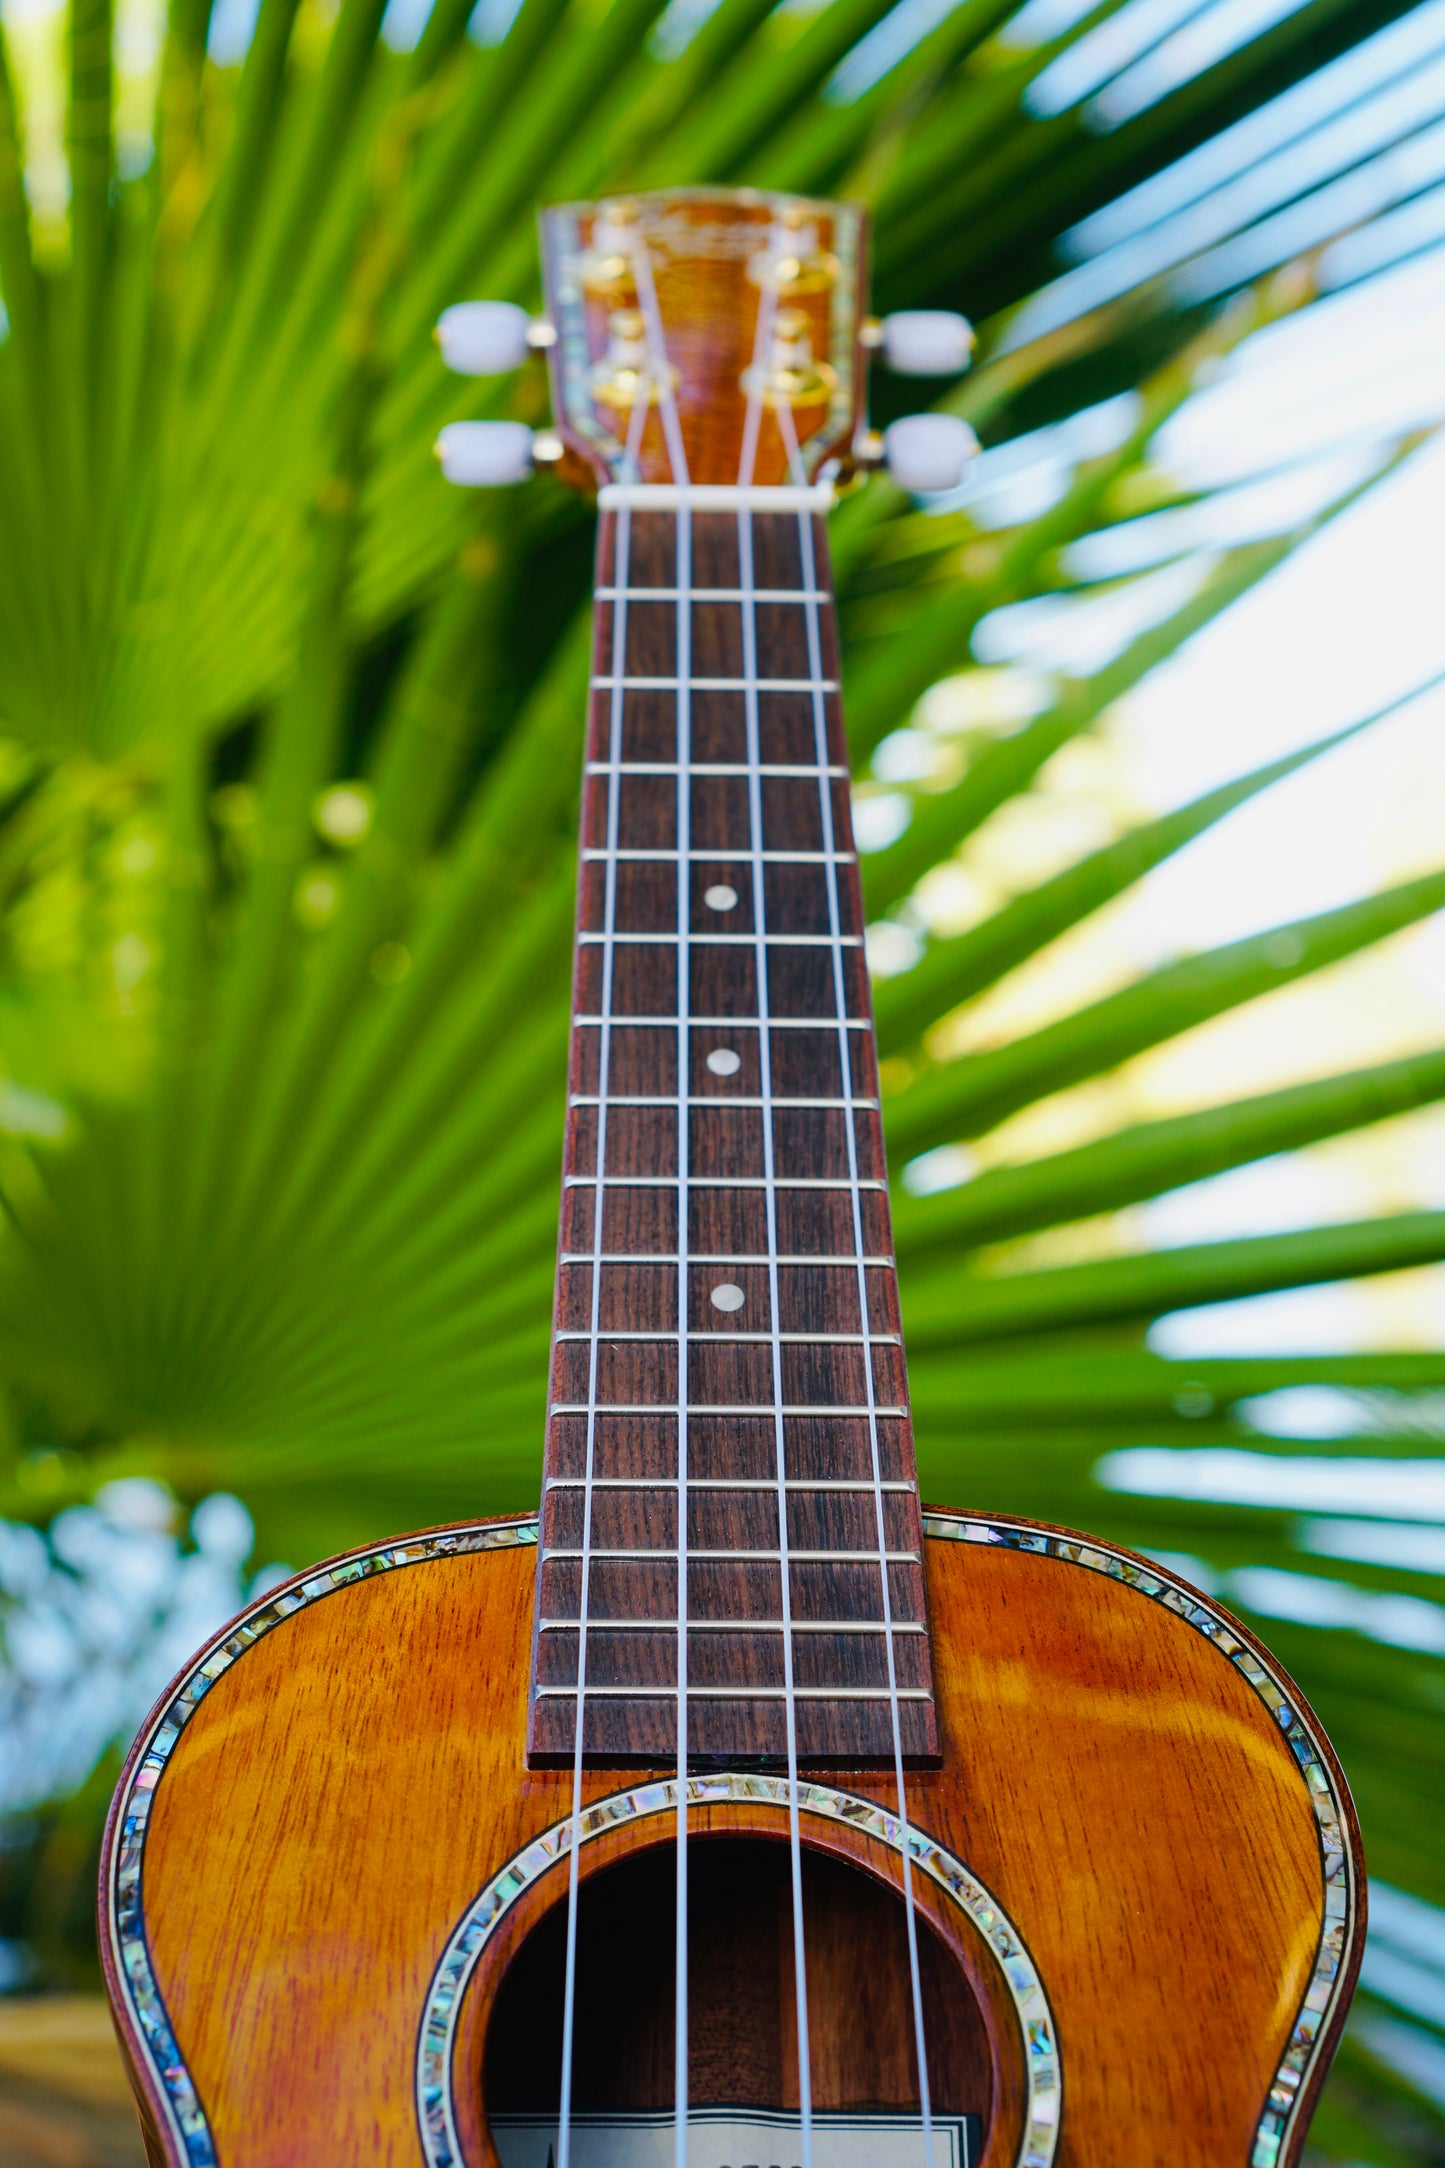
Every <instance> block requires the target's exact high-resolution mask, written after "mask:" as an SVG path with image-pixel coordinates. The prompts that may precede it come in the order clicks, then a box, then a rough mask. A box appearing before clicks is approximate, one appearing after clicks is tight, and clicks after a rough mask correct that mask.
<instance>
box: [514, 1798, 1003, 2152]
mask: <svg viewBox="0 0 1445 2168" xmlns="http://www.w3.org/2000/svg"><path fill="white" fill-rule="evenodd" d="M688 1881H689V1895H688V1938H687V1952H688V1955H687V1964H688V2095H689V2100H690V2102H691V2103H692V2104H693V2105H694V2106H703V2105H708V2106H737V2107H749V2108H769V2109H781V2110H789V2109H791V2110H796V2108H797V2106H798V2035H797V2017H796V2011H795V2003H794V1968H793V1906H792V1884H791V1874H790V1862H789V1854H788V1848H787V1846H786V1844H782V1843H777V1842H774V1841H771V1840H769V1839H767V1838H756V1837H726V1836H714V1837H700V1838H698V1839H695V1840H694V1841H693V1842H692V1843H691V1844H690V1845H689V1848H688ZM675 1890H676V1852H675V1849H674V1847H673V1846H671V1845H662V1844H659V1845H656V1846H653V1847H651V1848H649V1849H648V1850H647V1851H644V1852H641V1853H639V1854H635V1855H634V1856H633V1857H632V1858H630V1859H628V1860H626V1861H624V1862H622V1863H621V1864H619V1865H616V1866H613V1867H608V1868H606V1869H604V1870H602V1871H601V1872H599V1873H596V1874H594V1875H592V1876H591V1877H589V1878H588V1879H587V1880H586V1881H584V1883H583V1884H582V1888H581V1893H580V1901H579V1907H578V1926H577V1990H576V2055H575V2061H574V2065H573V2104H574V2107H575V2109H576V2110H577V2112H578V2113H579V2114H581V2113H586V2112H589V2111H591V2112H619V2111H626V2110H639V2111H641V2110H648V2109H660V2108H670V2107H671V2106H672V2104H673V2063H674V2056H673V2042H674V2037H675V2035H674V2017H673V2012H674V2000H675V1988H674V1974H675V1958H674V1937H675V1920H676V1910H675ZM803 1917H804V1932H805V1949H806V1971H807V1985H808V2020H809V2033H810V2038H811V2054H810V2058H809V2061H810V2067H811V2072H812V2081H813V2101H814V2105H815V2106H816V2107H818V2108H820V2109H834V2110H836V2109H852V2110H867V2109H892V2110H895V2111H897V2110H915V2111H916V2109H917V2107H918V2099H919V2087H918V2063H917V2056H916V2053H915V2047H914V2021H913V1998H912V1988H911V1979H910V1972H909V1962H908V1942H907V1929H906V1922H905V1919H904V1911H903V1904H902V1900H901V1898H899V1897H898V1896H897V1895H896V1894H895V1893H894V1892H893V1891H892V1890H890V1889H887V1888H885V1887H884V1886H883V1885H882V1884H881V1883H879V1882H877V1881H875V1880H874V1879H873V1877H872V1876H871V1875H868V1874H865V1873H863V1872H862V1871H861V1870H860V1869H858V1868H855V1867H852V1866H849V1865H848V1864H846V1863H845V1862H843V1861H841V1860H839V1859H836V1858H834V1857H832V1856H831V1855H829V1854H827V1853H822V1852H814V1851H807V1850H805V1851H804V1854H803ZM917 1924H918V1940H919V1962H920V1972H921V1980H922V1987H923V2008H924V2023H925V2037H926V2054H927V2064H928V2077H929V2089H930V2096H931V2099H932V2101H933V2104H934V2106H935V2108H936V2109H937V2110H938V2111H939V2112H941V2113H942V2112H949V2113H952V2114H955V2115H974V2116H977V2117H979V2118H980V2120H981V2125H982V2128H983V2131H984V2132H985V2134H986V2132H987V2128H988V2121H989V2114H990V2108H991V2083H990V2062H989V2044H988V2036H987V2030H986V2026H985V2021H984V2015H983V2011H982V2010H981V2008H980V2006H979V2003H978V2001H977V1999H976V1998H975V1996H974V1994H973V1991H972V1989H971V1987H970V1986H969V1982H968V1979H967V1977H966V1975H965V1974H964V1972H963V1971H962V1969H961V1967H960V1966H959V1964H958V1962H957V1960H956V1958H955V1957H954V1956H953V1954H952V1952H951V1951H949V1950H948V1949H947V1948H946V1947H945V1945H944V1944H943V1942H942V1941H941V1940H940V1939H939V1938H938V1936H937V1935H935V1934H934V1932H933V1931H932V1929H931V1928H930V1927H929V1926H928V1924H927V1922H926V1921H925V1920H924V1919H923V1918H922V1917H921V1916H919V1917H918V1923H917ZM566 1925H567V1923H566V1905H565V1903H562V1904H558V1905H556V1906H554V1907H553V1909H552V1910H551V1911H550V1912H548V1913H546V1914H545V1915H544V1916H543V1918H542V1919H541V1920H540V1921H539V1923H538V1925H537V1927H536V1928H535V1929H534V1930H533V1932H532V1933H531V1935H530V1936H529V1937H528V1938H527V1940H526V1941H525V1942H524V1943H523V1944H522V1946H521V1948H520V1949H519V1950H518V1952H517V1954H516V1956H515V1957H514V1959H513V1960H512V1963H511V1965H510V1966H509V1968H508V1970H507V1972H506V1974H505V1976H504V1978H503V1980H502V1983H501V1986H500V1988H499V1990H498V1994H497V1999H496V2002H495V2004H494V2006H493V2012H492V2018H491V2023H490V2025H489V2027H488V2030H487V2036H486V2050H485V2062H484V2073H483V2092H484V2098H485V2102H486V2108H487V2113H488V2116H489V2117H490V2116H493V2115H501V2116H506V2115H527V2114H542V2113H551V2112H555V2111H556V2109H557V2106H558V2100H559V2087H560V2078H561V2043H562V2011H563V1972H564V1965H565V1951H566Z"/></svg>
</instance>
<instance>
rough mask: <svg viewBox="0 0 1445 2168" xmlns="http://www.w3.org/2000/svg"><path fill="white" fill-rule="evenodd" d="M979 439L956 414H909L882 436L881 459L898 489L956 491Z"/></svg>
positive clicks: (976, 450)
mask: <svg viewBox="0 0 1445 2168" xmlns="http://www.w3.org/2000/svg"><path fill="white" fill-rule="evenodd" d="M977 452H978V438H977V437H976V436H975V435H974V433H973V431H972V430H971V429H970V428H969V426H968V423H967V422H964V421H960V420H959V418H958V416H957V415H956V414H909V415H907V416H905V418H904V419H903V420H902V421H900V422H894V423H893V424H892V425H891V427H889V428H887V429H885V430H884V432H883V458H884V463H885V464H886V466H887V468H888V472H889V473H890V474H891V475H892V477H893V479H894V481H895V482H896V483H897V484H898V486H899V488H900V489H909V490H916V491H917V492H918V493H919V494H920V495H925V496H926V495H927V494H928V493H929V492H930V491H934V490H939V489H957V487H958V485H959V483H960V482H961V481H962V480H963V474H964V469H965V468H966V467H967V465H968V463H969V461H970V460H971V459H973V458H974V457H975V456H976V455H977Z"/></svg>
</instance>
